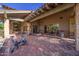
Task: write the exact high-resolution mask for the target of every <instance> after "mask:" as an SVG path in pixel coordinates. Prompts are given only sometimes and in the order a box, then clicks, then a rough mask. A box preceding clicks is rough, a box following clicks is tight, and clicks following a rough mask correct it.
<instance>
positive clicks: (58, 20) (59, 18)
mask: <svg viewBox="0 0 79 59" xmlns="http://www.w3.org/2000/svg"><path fill="white" fill-rule="evenodd" d="M72 16H73V8H70V9H68V10H64V11H62V12H59V13H56V14H53V15H50V16H48V17H45V18H42V19H40V20H37V21H34V22H32V23H33V24H39V22H40V25H38V26H39V29H40V30H42V32H44V25H50V24H59V26H60V28H59V29H60V30H64V31H65V32H66V33H67V32H69V20H70V18H71V17H72ZM39 29H38V30H39Z"/></svg>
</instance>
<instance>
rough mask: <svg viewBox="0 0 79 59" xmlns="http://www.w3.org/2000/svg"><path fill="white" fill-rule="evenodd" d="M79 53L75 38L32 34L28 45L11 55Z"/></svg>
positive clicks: (69, 54) (64, 54)
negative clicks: (76, 49) (76, 48)
mask: <svg viewBox="0 0 79 59" xmlns="http://www.w3.org/2000/svg"><path fill="white" fill-rule="evenodd" d="M74 55H79V52H78V51H75V43H74V39H68V38H64V39H60V38H56V37H48V36H39V35H30V36H28V45H24V46H21V47H20V48H19V49H17V50H16V51H14V52H13V53H12V54H10V56H74Z"/></svg>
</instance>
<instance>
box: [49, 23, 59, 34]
mask: <svg viewBox="0 0 79 59" xmlns="http://www.w3.org/2000/svg"><path fill="white" fill-rule="evenodd" d="M58 29H59V24H51V25H49V31H50V32H54V33H55V32H57V31H58Z"/></svg>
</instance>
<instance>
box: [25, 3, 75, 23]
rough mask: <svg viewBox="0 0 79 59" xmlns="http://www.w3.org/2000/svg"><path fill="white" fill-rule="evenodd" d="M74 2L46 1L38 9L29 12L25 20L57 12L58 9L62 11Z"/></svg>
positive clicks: (32, 19)
mask: <svg viewBox="0 0 79 59" xmlns="http://www.w3.org/2000/svg"><path fill="white" fill-rule="evenodd" d="M73 6H74V4H73V3H72V4H69V3H68V4H63V3H46V4H44V5H43V6H42V7H40V8H39V9H37V10H36V11H35V12H32V13H31V14H29V15H28V16H27V17H26V18H25V20H26V21H30V22H32V21H35V20H38V19H41V18H44V17H46V16H49V15H51V14H55V13H58V12H60V11H63V10H65V9H68V8H71V7H73Z"/></svg>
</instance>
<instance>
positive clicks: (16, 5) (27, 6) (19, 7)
mask: <svg viewBox="0 0 79 59" xmlns="http://www.w3.org/2000/svg"><path fill="white" fill-rule="evenodd" d="M4 5H6V6H9V7H12V8H14V9H16V10H36V9H38V8H39V7H41V6H42V5H43V4H42V3H4Z"/></svg>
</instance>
